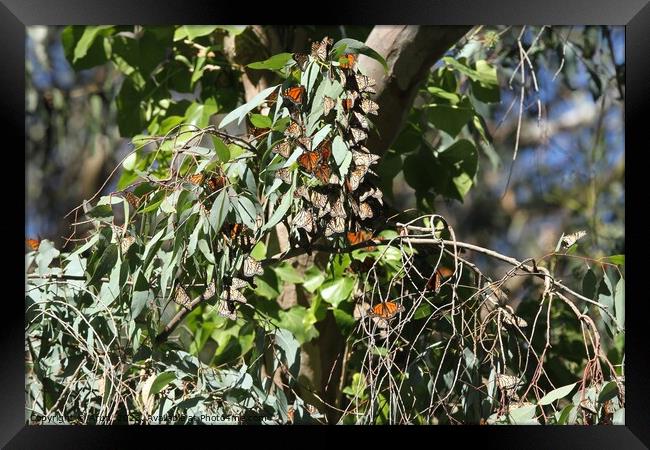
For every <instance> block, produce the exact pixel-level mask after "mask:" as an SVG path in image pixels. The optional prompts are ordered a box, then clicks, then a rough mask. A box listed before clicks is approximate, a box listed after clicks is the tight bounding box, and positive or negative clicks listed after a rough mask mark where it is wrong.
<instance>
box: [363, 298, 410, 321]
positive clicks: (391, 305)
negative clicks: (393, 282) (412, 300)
mask: <svg viewBox="0 0 650 450" xmlns="http://www.w3.org/2000/svg"><path fill="white" fill-rule="evenodd" d="M402 311H404V306H402V305H400V304H399V303H395V302H391V301H385V302H381V303H378V304H376V305H375V306H373V307H372V309H371V310H370V311H369V312H368V317H379V318H380V319H392V318H393V317H395V316H396V315H397V314H399V313H401V312H402Z"/></svg>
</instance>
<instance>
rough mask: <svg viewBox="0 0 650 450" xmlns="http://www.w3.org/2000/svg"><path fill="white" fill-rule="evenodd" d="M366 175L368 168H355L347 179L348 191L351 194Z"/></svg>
mask: <svg viewBox="0 0 650 450" xmlns="http://www.w3.org/2000/svg"><path fill="white" fill-rule="evenodd" d="M366 173H368V166H357V167H355V168H354V169H353V170H352V172H350V175H349V176H348V178H347V185H348V190H349V191H351V192H354V191H356V190H357V189H358V188H359V184H361V182H362V181H363V178H364V177H365V176H366Z"/></svg>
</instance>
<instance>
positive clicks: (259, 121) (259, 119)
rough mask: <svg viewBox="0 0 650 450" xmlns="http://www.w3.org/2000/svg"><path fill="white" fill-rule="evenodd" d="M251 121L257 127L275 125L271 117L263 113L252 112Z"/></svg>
mask: <svg viewBox="0 0 650 450" xmlns="http://www.w3.org/2000/svg"><path fill="white" fill-rule="evenodd" d="M250 121H251V123H252V124H253V126H255V127H257V128H271V125H273V121H272V120H271V118H270V117H269V116H265V115H262V114H251V115H250Z"/></svg>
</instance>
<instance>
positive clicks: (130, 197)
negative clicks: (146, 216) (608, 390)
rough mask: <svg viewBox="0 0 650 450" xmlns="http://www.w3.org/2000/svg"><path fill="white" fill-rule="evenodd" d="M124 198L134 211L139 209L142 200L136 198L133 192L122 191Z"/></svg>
mask: <svg viewBox="0 0 650 450" xmlns="http://www.w3.org/2000/svg"><path fill="white" fill-rule="evenodd" d="M122 197H124V199H125V200H126V201H127V202H129V205H131V206H132V207H133V208H134V209H138V207H140V203H141V198H140V197H138V196H136V195H135V194H134V193H133V192H130V191H122Z"/></svg>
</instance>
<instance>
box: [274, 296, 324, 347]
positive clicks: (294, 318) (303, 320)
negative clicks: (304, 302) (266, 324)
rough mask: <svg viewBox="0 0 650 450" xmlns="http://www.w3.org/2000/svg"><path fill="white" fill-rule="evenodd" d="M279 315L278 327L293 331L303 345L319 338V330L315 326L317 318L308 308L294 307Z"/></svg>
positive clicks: (281, 311)
mask: <svg viewBox="0 0 650 450" xmlns="http://www.w3.org/2000/svg"><path fill="white" fill-rule="evenodd" d="M278 315H279V316H280V321H279V323H278V326H279V327H280V328H285V329H287V330H289V331H291V333H292V334H293V335H294V336H295V338H296V339H297V340H298V342H300V344H301V345H302V344H304V343H305V342H309V341H311V340H312V339H314V338H315V337H317V336H318V330H317V329H316V327H315V326H314V324H315V323H316V317H315V316H314V314H313V312H312V311H310V310H308V309H307V308H305V307H303V306H293V307H291V309H289V310H288V311H283V310H280V311H279V312H278Z"/></svg>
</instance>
